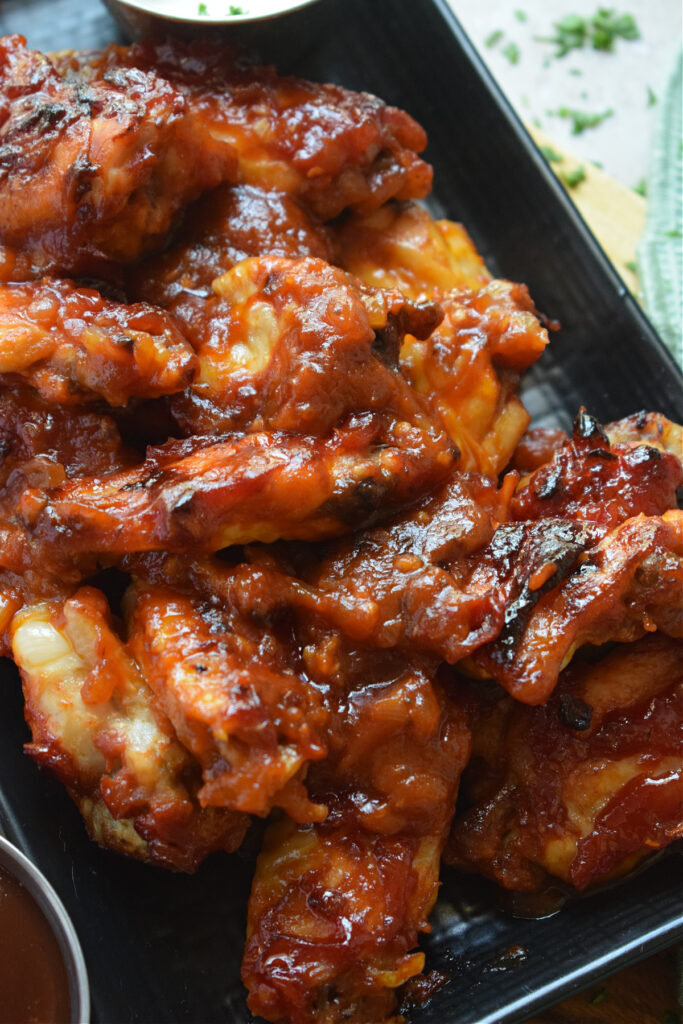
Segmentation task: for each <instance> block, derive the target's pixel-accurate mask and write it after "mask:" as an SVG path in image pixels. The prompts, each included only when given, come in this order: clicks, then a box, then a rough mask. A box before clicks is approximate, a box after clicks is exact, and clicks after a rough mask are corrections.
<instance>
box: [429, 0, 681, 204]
mask: <svg viewBox="0 0 683 1024" xmlns="http://www.w3.org/2000/svg"><path fill="white" fill-rule="evenodd" d="M449 3H450V5H451V7H452V8H453V10H454V11H455V13H456V15H457V17H458V18H459V19H460V21H461V23H462V25H463V26H464V28H465V30H466V31H467V33H468V34H469V36H470V38H471V39H472V42H473V43H474V44H475V45H476V46H477V48H478V49H479V51H480V53H481V54H482V56H483V57H484V59H485V61H486V63H487V64H488V66H489V68H490V70H491V71H492V72H493V75H494V76H495V78H496V79H497V80H498V82H499V84H500V85H501V87H502V89H503V91H504V92H505V94H506V95H507V97H508V99H509V100H510V101H511V103H512V105H513V106H514V107H515V108H516V110H517V113H518V114H519V115H520V117H521V118H522V119H523V120H524V121H526V122H528V123H531V124H534V125H535V126H536V127H538V128H541V129H542V130H543V131H544V132H545V133H546V134H547V135H549V136H551V137H552V139H554V140H556V141H557V143H558V144H559V145H560V146H562V147H563V148H564V149H566V150H569V151H570V152H572V153H574V154H575V155H576V156H577V157H579V159H581V160H586V161H595V162H597V163H598V164H599V165H601V166H602V167H603V168H604V170H605V171H607V173H608V174H611V175H613V176H614V177H615V178H618V179H619V180H620V181H621V182H623V183H624V184H625V185H628V186H630V187H635V186H636V185H637V184H638V183H639V182H641V181H642V180H643V179H646V178H647V175H648V164H649V152H650V139H651V132H652V127H653V124H654V118H655V114H656V109H657V99H656V98H657V97H658V96H659V95H660V94H661V92H662V90H663V88H664V85H665V83H666V81H667V78H668V76H669V74H670V73H671V71H672V69H673V64H674V60H675V57H676V53H677V50H678V47H679V46H680V45H681V31H682V20H683V14H682V9H681V4H680V0H628V2H627V3H626V4H625V6H617V7H616V8H615V9H616V10H617V11H618V12H619V13H629V14H632V15H633V17H634V18H635V20H636V24H637V26H638V29H639V31H640V39H637V40H634V41H630V40H624V39H617V40H616V42H615V44H614V50H613V52H611V53H605V52H601V51H597V50H594V49H592V48H584V49H580V50H578V49H574V50H572V51H571V52H570V53H568V54H567V55H566V56H564V57H560V58H556V57H555V56H554V53H555V50H556V48H555V47H554V46H553V45H551V44H550V43H547V42H542V41H540V40H539V39H538V38H537V37H539V36H541V37H544V36H545V37H547V36H552V35H553V34H554V33H553V23H554V22H557V21H560V20H561V19H562V18H564V17H565V16H566V15H568V14H579V15H583V16H584V17H590V16H591V15H593V14H595V12H596V10H597V9H598V6H600V5H599V4H598V3H597V2H596V3H586V0H577V2H576V3H575V4H574V3H572V2H571V0H516V2H512V3H503V2H501V0H488V2H487V3H482V2H481V0H449ZM497 30H499V31H500V32H502V36H501V38H499V40H498V42H497V43H496V44H495V45H487V40H490V37H491V35H492V33H494V32H496V31H497ZM510 44H513V45H512V46H511V45H510ZM515 48H516V50H515ZM515 53H517V54H518V59H517V61H516V62H515V61H514V57H515ZM506 54H507V55H506ZM511 58H512V59H511ZM561 107H569V108H572V109H575V110H579V111H582V112H587V113H590V114H596V113H603V112H605V111H607V110H612V111H613V113H612V114H611V115H610V116H609V117H607V118H605V120H604V121H602V123H601V124H600V125H598V126H597V127H595V128H589V129H586V130H585V131H583V132H582V133H581V134H579V135H573V134H572V133H571V126H570V122H569V121H568V120H566V119H563V118H561V117H559V116H557V114H552V113H550V112H551V111H557V110H558V109H559V108H561Z"/></svg>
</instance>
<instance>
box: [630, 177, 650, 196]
mask: <svg viewBox="0 0 683 1024" xmlns="http://www.w3.org/2000/svg"><path fill="white" fill-rule="evenodd" d="M633 191H634V192H637V193H638V195H639V196H643V197H645V196H646V195H647V182H646V181H645V178H641V179H640V181H639V182H638V184H637V185H634V186H633Z"/></svg>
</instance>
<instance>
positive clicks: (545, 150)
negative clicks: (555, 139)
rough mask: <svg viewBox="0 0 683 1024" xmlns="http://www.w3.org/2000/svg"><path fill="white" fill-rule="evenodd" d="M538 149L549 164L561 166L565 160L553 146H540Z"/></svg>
mask: <svg viewBox="0 0 683 1024" xmlns="http://www.w3.org/2000/svg"><path fill="white" fill-rule="evenodd" d="M538 148H539V149H540V151H541V153H542V154H543V156H544V157H545V158H546V160H547V161H548V163H549V164H559V163H562V161H563V160H564V157H563V156H562V154H561V153H558V152H557V151H556V150H554V149H553V147H552V146H539V147H538Z"/></svg>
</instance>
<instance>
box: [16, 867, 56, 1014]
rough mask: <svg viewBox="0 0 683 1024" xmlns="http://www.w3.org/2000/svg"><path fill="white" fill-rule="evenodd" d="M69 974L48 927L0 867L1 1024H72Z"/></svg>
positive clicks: (33, 903)
mask: <svg viewBox="0 0 683 1024" xmlns="http://www.w3.org/2000/svg"><path fill="white" fill-rule="evenodd" d="M70 1019H71V1013H70V999H69V982H68V978H67V974H66V968H65V966H64V961H63V959H62V955H61V952H60V949H59V944H58V942H57V939H56V938H55V936H54V934H53V932H52V929H51V928H50V925H49V924H48V922H47V920H46V919H45V916H44V915H43V912H42V911H41V909H40V907H39V906H38V904H37V903H36V901H35V900H34V899H33V897H32V896H31V894H30V893H29V892H28V890H27V889H25V888H24V886H23V885H22V884H21V883H20V882H18V881H17V879H16V878H14V877H13V876H12V875H11V874H9V873H8V872H7V871H6V870H5V869H4V868H2V867H0V1024H68V1022H69V1021H70Z"/></svg>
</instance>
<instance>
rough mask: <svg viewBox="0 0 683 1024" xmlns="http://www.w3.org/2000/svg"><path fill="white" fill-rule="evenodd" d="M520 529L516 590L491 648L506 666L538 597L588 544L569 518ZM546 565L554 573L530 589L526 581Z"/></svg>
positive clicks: (584, 533) (586, 535) (580, 528)
mask: <svg viewBox="0 0 683 1024" xmlns="http://www.w3.org/2000/svg"><path fill="white" fill-rule="evenodd" d="M524 528H525V533H526V537H525V540H524V542H523V544H522V546H521V549H520V554H519V563H518V564H519V565H520V569H521V572H520V573H519V576H520V578H521V579H520V587H519V589H518V591H517V594H516V596H515V597H514V598H513V599H512V601H511V602H510V604H509V605H508V606H507V608H506V609H505V617H504V621H503V628H502V629H501V631H500V634H499V635H498V638H497V640H496V641H495V644H494V645H493V651H494V657H495V659H496V661H498V662H501V663H503V664H509V663H510V662H511V661H512V660H513V658H514V657H515V653H516V651H517V647H518V645H519V642H520V640H521V639H522V636H523V634H524V631H525V629H526V626H527V623H528V621H529V619H530V617H531V613H532V611H533V610H534V607H535V606H536V604H537V602H538V600H539V598H540V597H541V596H542V595H543V594H545V593H547V591H549V590H552V589H553V587H556V586H557V585H558V584H559V583H560V582H561V581H562V580H563V579H564V578H565V577H566V576H567V575H568V574H569V572H570V571H571V570H572V568H573V567H574V564H575V562H576V559H577V558H578V556H579V555H580V554H581V552H582V551H584V550H585V549H586V547H587V546H588V544H589V543H590V539H589V533H588V531H586V530H585V528H584V527H583V526H581V525H580V524H578V523H575V522H572V521H571V520H569V519H546V520H544V521H543V522H541V523H533V524H524ZM497 532H499V531H497ZM548 564H552V565H554V566H555V570H554V572H553V573H552V575H551V576H550V577H549V579H548V580H547V581H546V582H545V583H544V584H543V585H542V586H540V587H537V588H535V589H532V587H531V586H530V585H529V583H530V580H531V579H532V577H533V576H534V575H535V574H536V573H537V572H539V570H541V569H542V568H543V567H544V566H546V565H548Z"/></svg>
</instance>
